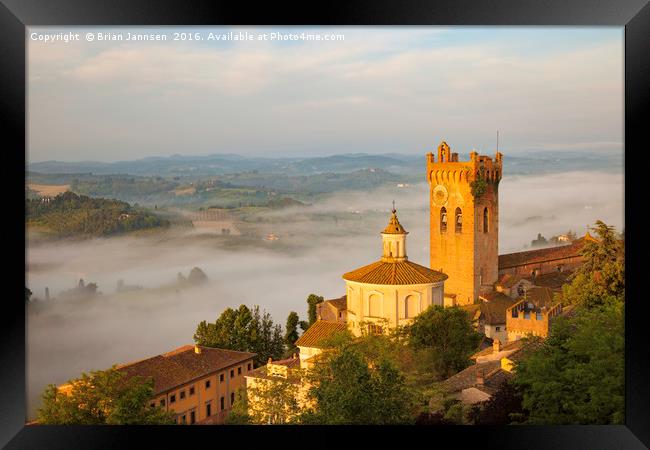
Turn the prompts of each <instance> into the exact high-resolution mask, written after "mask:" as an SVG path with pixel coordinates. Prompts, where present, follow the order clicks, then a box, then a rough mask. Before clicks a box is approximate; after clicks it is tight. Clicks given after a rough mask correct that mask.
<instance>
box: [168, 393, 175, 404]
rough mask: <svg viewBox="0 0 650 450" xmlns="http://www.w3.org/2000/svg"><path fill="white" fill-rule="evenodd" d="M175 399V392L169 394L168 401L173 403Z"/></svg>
mask: <svg viewBox="0 0 650 450" xmlns="http://www.w3.org/2000/svg"><path fill="white" fill-rule="evenodd" d="M175 401H176V394H174V395H170V396H169V403H174V402H175Z"/></svg>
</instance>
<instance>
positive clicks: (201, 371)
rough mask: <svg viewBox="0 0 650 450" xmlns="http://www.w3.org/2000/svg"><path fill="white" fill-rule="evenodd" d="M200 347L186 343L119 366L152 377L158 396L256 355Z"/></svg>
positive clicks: (133, 374) (129, 374) (132, 373)
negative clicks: (198, 351)
mask: <svg viewBox="0 0 650 450" xmlns="http://www.w3.org/2000/svg"><path fill="white" fill-rule="evenodd" d="M199 348H200V350H201V352H200V353H195V352H194V346H193V345H185V346H183V347H179V348H177V349H176V350H173V351H171V352H168V353H163V354H162V355H158V356H154V357H152V358H147V359H143V360H141V361H136V362H133V363H128V364H124V365H122V366H118V367H117V369H118V370H120V371H122V372H124V373H125V374H126V375H127V377H132V376H142V377H145V378H148V377H152V378H153V380H154V395H158V394H160V393H162V392H165V391H168V390H170V389H173V388H174V387H176V386H180V385H182V384H185V383H188V382H190V381H192V380H194V379H197V378H201V377H203V376H205V375H208V374H211V373H213V372H217V371H219V370H222V369H225V368H226V367H229V366H232V365H235V364H238V363H241V362H244V361H246V360H249V359H251V358H253V357H254V356H255V353H248V352H238V351H235V350H225V349H221V348H211V347H203V346H200V347H199Z"/></svg>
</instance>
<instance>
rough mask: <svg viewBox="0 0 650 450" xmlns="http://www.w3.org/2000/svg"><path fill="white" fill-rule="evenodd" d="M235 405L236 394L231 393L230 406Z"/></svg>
mask: <svg viewBox="0 0 650 450" xmlns="http://www.w3.org/2000/svg"><path fill="white" fill-rule="evenodd" d="M234 404H235V393H234V392H231V393H230V406H232V405H234Z"/></svg>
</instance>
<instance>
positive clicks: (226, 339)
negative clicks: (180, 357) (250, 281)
mask: <svg viewBox="0 0 650 450" xmlns="http://www.w3.org/2000/svg"><path fill="white" fill-rule="evenodd" d="M194 341H195V342H196V343H197V344H199V345H204V346H206V347H216V348H225V349H230V350H238V351H244V352H252V353H256V354H257V356H256V357H255V363H256V365H258V366H259V365H262V364H265V363H266V362H267V360H268V359H269V358H273V359H279V358H281V357H282V356H283V355H284V351H285V349H284V336H283V334H282V327H281V326H280V325H275V324H274V323H273V320H272V319H271V315H270V314H269V313H267V312H266V311H264V312H263V313H261V312H260V308H259V306H255V307H254V308H253V309H252V310H251V309H250V308H248V307H247V306H246V305H240V306H239V308H238V309H236V310H235V309H232V308H226V309H225V310H224V312H223V313H221V315H220V316H219V317H218V318H217V320H216V321H215V322H214V323H208V322H206V321H202V322H200V323H199V324H198V325H197V327H196V332H195V333H194Z"/></svg>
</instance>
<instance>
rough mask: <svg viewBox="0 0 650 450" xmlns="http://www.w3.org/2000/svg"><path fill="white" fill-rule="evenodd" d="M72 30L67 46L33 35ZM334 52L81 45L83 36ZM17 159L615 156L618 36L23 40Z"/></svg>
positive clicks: (513, 33)
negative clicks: (24, 107) (24, 142)
mask: <svg viewBox="0 0 650 450" xmlns="http://www.w3.org/2000/svg"><path fill="white" fill-rule="evenodd" d="M67 31H73V32H78V33H80V35H81V39H82V40H81V41H79V42H68V43H64V42H54V43H47V44H45V43H43V42H42V41H34V40H31V39H30V36H31V33H40V34H46V33H58V32H67ZM98 31H102V32H106V31H111V32H114V33H120V32H121V33H126V32H129V31H130V32H132V33H155V32H164V33H167V34H169V35H170V37H171V34H170V33H173V32H175V31H178V32H199V33H201V35H202V37H203V38H204V39H205V36H207V33H209V32H213V33H215V34H216V33H225V32H228V31H233V32H238V31H248V32H250V33H254V34H255V33H263V32H268V33H270V32H281V33H300V32H302V31H304V32H306V33H322V34H324V33H327V34H329V33H336V34H342V35H344V36H345V39H344V40H343V41H336V42H331V41H330V42H325V41H319V42H315V41H312V42H307V41H253V42H237V41H235V42H233V41H231V42H224V41H211V42H208V41H206V40H204V41H201V42H196V41H179V42H174V41H165V42H127V41H121V42H115V41H110V42H98V41H93V42H87V41H85V40H84V35H85V33H86V32H94V33H96V32H98ZM27 42H28V159H29V160H30V161H33V162H35V161H44V160H52V159H57V160H64V161H73V160H98V161H112V160H125V159H136V158H141V157H146V156H154V155H157V156H164V155H171V154H210V153H238V154H242V155H249V156H259V155H265V156H299V155H305V156H312V155H314V156H315V155H329V154H336V153H351V152H366V153H389V152H390V153H409V154H423V153H426V152H427V151H430V150H432V149H434V148H435V147H436V146H437V144H438V143H439V142H440V141H441V140H443V139H444V140H446V141H447V142H448V143H449V144H450V145H451V147H452V148H453V149H454V150H455V151H459V152H461V153H465V152H468V151H470V150H471V149H472V148H476V149H477V150H479V151H483V152H492V151H493V150H494V141H495V133H496V130H497V129H499V130H500V148H501V150H502V151H503V152H504V153H512V154H516V153H518V152H522V151H531V150H534V151H543V150H592V151H607V152H622V140H623V138H622V136H623V29H622V28H619V27H451V28H449V27H445V28H442V27H372V28H370V27H339V28H326V27H301V28H292V27H257V28H250V27H236V28H233V27H228V28H226V27H192V28H170V27H163V28H160V27H157V28H132V27H119V28H117V27H113V28H97V27H94V28H88V27H69V28H65V29H62V28H44V27H33V28H30V29H29V30H28V33H27Z"/></svg>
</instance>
